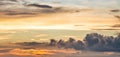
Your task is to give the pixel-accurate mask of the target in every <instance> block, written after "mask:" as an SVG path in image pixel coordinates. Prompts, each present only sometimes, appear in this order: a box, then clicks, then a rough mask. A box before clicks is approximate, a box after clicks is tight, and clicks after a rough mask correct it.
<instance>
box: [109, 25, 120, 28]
mask: <svg viewBox="0 0 120 57" xmlns="http://www.w3.org/2000/svg"><path fill="white" fill-rule="evenodd" d="M111 27H118V28H120V24H115V25H113V26H111Z"/></svg>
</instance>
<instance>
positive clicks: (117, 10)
mask: <svg viewBox="0 0 120 57" xmlns="http://www.w3.org/2000/svg"><path fill="white" fill-rule="evenodd" d="M110 11H111V12H120V10H119V9H114V10H110Z"/></svg>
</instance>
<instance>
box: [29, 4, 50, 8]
mask: <svg viewBox="0 0 120 57" xmlns="http://www.w3.org/2000/svg"><path fill="white" fill-rule="evenodd" d="M27 6H32V7H39V8H52V6H49V5H39V4H28V5H27Z"/></svg>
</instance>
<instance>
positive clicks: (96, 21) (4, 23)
mask: <svg viewBox="0 0 120 57" xmlns="http://www.w3.org/2000/svg"><path fill="white" fill-rule="evenodd" d="M0 20H1V21H0V29H73V30H76V29H77V30H79V29H80V30H81V29H82V30H83V29H91V28H95V27H96V28H97V26H98V27H99V26H103V27H104V25H108V27H109V26H112V25H114V24H119V21H118V20H117V19H116V18H115V17H114V16H112V15H108V14H99V13H98V14H96V15H95V14H94V13H93V12H79V13H56V14H43V15H36V16H34V17H8V18H7V17H5V18H4V17H3V18H0ZM74 25H79V26H74ZM104 28H107V26H106V27H104Z"/></svg>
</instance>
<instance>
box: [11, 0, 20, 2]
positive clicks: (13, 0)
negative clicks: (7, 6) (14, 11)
mask: <svg viewBox="0 0 120 57" xmlns="http://www.w3.org/2000/svg"><path fill="white" fill-rule="evenodd" d="M10 1H12V2H18V0H10Z"/></svg>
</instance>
